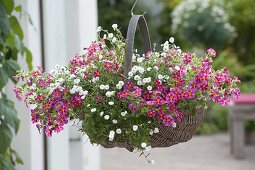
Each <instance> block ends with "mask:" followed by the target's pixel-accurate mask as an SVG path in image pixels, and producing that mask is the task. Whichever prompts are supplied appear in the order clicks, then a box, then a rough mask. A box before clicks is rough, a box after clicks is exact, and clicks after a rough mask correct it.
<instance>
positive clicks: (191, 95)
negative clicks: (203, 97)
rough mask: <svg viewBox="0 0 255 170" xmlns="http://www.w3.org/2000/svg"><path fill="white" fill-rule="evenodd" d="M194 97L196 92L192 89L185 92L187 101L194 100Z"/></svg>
mask: <svg viewBox="0 0 255 170" xmlns="http://www.w3.org/2000/svg"><path fill="white" fill-rule="evenodd" d="M195 95H196V91H195V90H194V89H188V90H187V91H186V95H185V97H186V98H187V99H193V98H195Z"/></svg>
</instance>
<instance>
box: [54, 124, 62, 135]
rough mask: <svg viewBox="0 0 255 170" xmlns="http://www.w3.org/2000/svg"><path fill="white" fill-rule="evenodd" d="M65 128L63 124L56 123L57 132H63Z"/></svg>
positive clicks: (55, 129)
mask: <svg viewBox="0 0 255 170" xmlns="http://www.w3.org/2000/svg"><path fill="white" fill-rule="evenodd" d="M63 129H64V128H63V126H60V125H59V124H56V125H55V126H54V132H55V133H59V132H61V131H62V130H63Z"/></svg>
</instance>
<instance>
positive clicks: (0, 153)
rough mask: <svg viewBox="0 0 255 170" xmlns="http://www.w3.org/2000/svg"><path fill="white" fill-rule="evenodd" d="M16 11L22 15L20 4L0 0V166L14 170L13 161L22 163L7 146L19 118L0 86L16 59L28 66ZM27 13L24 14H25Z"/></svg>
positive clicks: (10, 77)
mask: <svg viewBox="0 0 255 170" xmlns="http://www.w3.org/2000/svg"><path fill="white" fill-rule="evenodd" d="M18 15H20V16H21V15H22V16H23V15H24V12H23V10H22V7H21V6H16V5H15V4H14V1H13V0H8V1H7V0H0V169H1V170H15V165H16V164H23V162H22V160H21V158H20V157H19V155H18V153H17V152H16V151H15V150H14V149H13V148H12V147H11V141H12V138H13V135H14V134H17V132H18V129H19V122H20V120H19V118H18V116H17V111H16V110H15V108H14V103H13V101H11V100H9V99H8V97H7V95H6V94H5V93H4V87H5V86H6V84H7V83H8V81H9V80H11V81H12V82H13V83H17V82H16V81H15V80H14V79H13V76H15V75H16V71H17V70H18V69H19V68H20V67H19V64H18V63H17V59H18V57H19V56H20V55H22V56H25V57H26V61H27V63H28V67H29V69H32V54H31V52H30V51H29V49H27V48H26V47H25V45H24V42H23V40H24V34H23V31H22V28H21V26H20V23H19V19H20V18H17V16H18ZM26 16H27V14H26Z"/></svg>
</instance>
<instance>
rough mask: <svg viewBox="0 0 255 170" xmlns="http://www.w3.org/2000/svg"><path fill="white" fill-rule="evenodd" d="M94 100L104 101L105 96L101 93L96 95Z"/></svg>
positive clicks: (97, 101)
mask: <svg viewBox="0 0 255 170" xmlns="http://www.w3.org/2000/svg"><path fill="white" fill-rule="evenodd" d="M94 100H95V102H96V103H102V102H103V101H104V98H103V96H101V95H97V96H95V97H94Z"/></svg>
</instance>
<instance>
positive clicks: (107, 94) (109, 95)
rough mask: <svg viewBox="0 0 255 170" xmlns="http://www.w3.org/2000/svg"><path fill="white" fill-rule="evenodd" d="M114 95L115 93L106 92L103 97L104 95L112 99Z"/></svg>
mask: <svg viewBox="0 0 255 170" xmlns="http://www.w3.org/2000/svg"><path fill="white" fill-rule="evenodd" d="M114 94H115V91H107V92H106V93H105V95H106V96H107V97H112V96H114Z"/></svg>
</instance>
